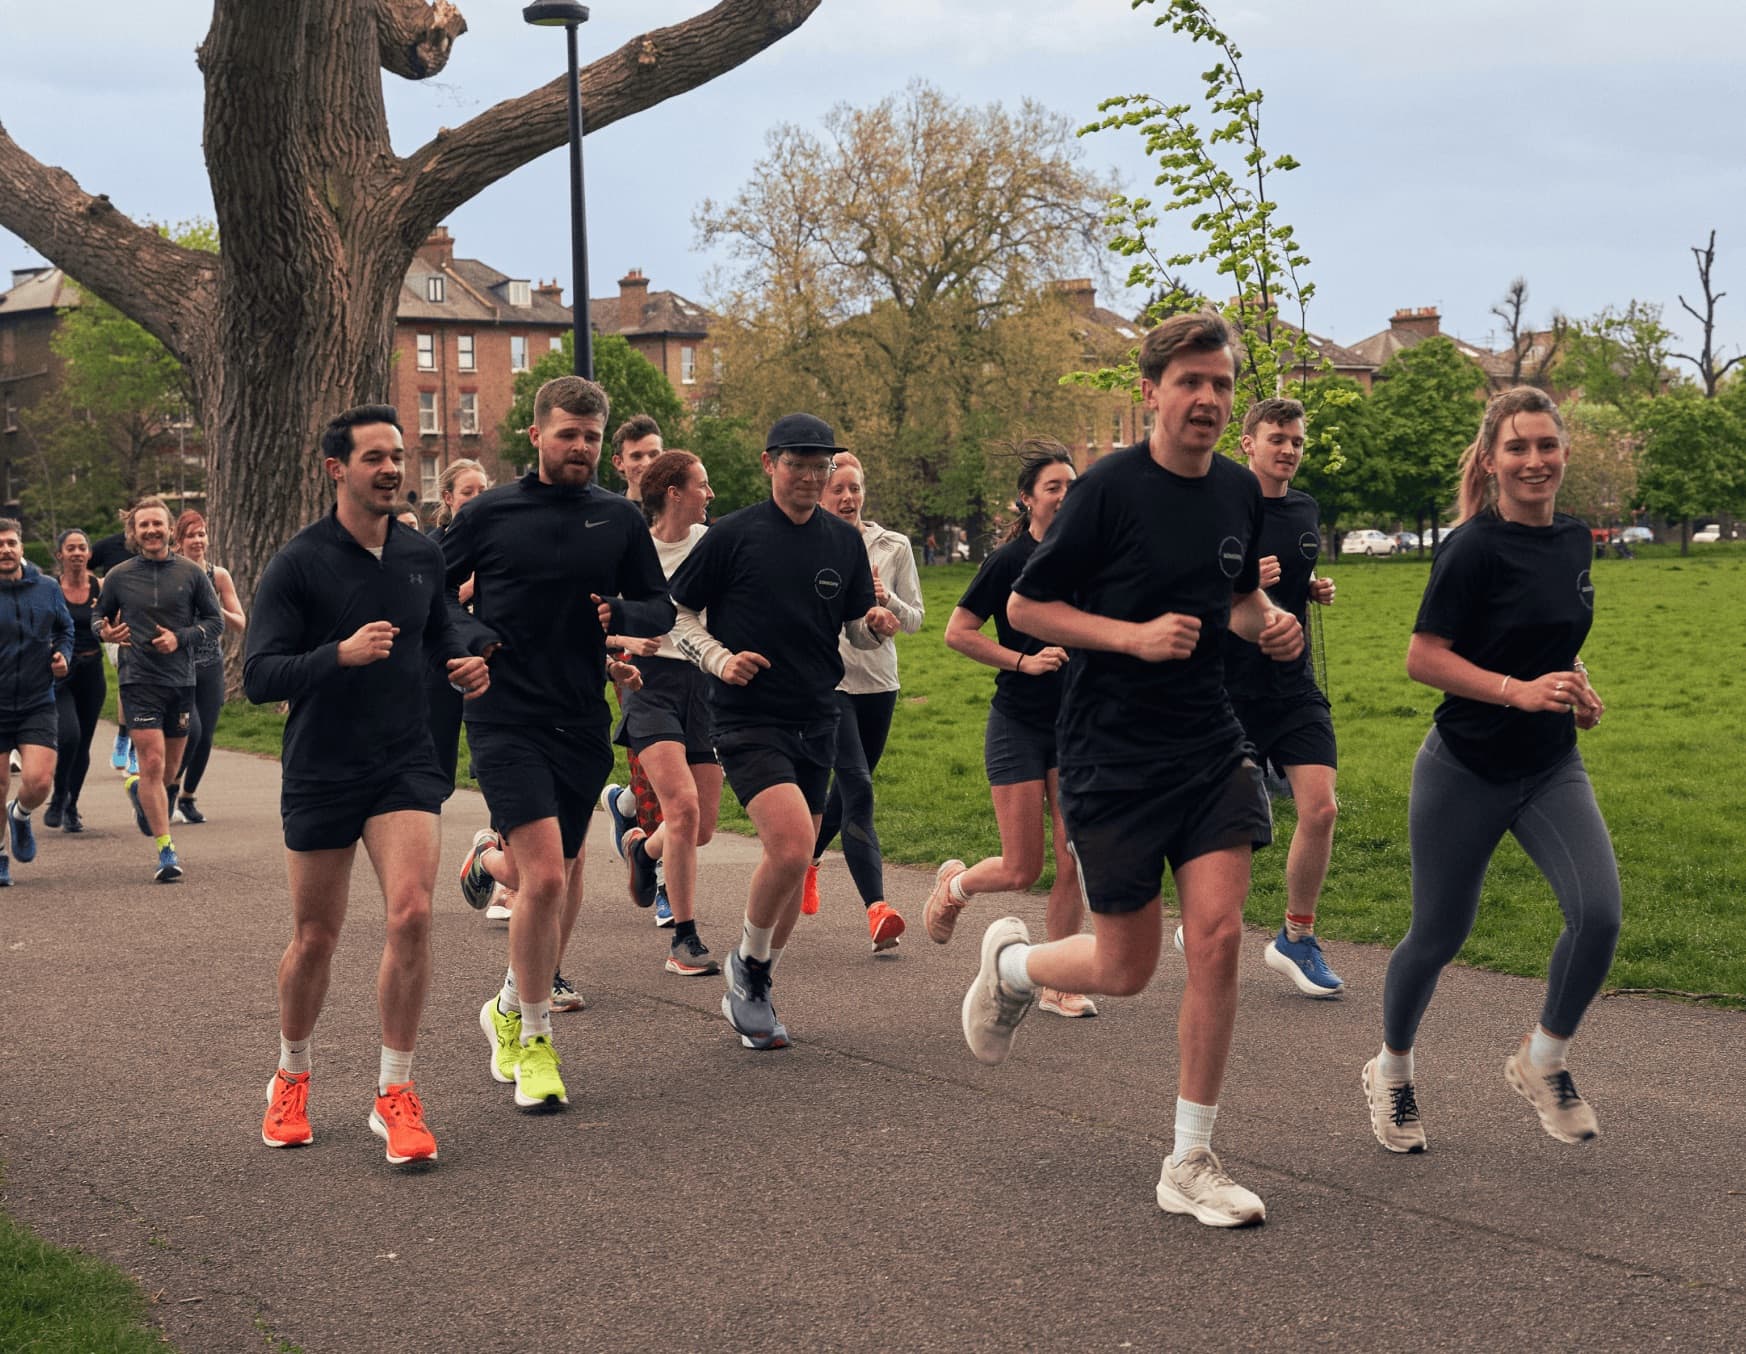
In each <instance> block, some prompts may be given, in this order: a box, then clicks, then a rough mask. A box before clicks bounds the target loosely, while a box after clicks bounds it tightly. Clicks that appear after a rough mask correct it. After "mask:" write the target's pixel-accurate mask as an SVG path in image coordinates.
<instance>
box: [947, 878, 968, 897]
mask: <svg viewBox="0 0 1746 1354" xmlns="http://www.w3.org/2000/svg"><path fill="white" fill-rule="evenodd" d="M969 873H970V871H968V870H960V871H958V873H957V874H955V875H953V876H952V882H951V883H950V884H947V885H946V892H947V893H949V894H951V896H952V901H953V902H954V903H967V902H969V901H970V895H969V894H968V893H966V892H964V876H965V875H967V874H969Z"/></svg>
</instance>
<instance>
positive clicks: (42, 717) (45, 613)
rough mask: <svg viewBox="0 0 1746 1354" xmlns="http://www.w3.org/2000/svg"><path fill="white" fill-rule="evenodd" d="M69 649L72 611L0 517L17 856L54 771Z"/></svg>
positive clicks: (4, 775)
mask: <svg viewBox="0 0 1746 1354" xmlns="http://www.w3.org/2000/svg"><path fill="white" fill-rule="evenodd" d="M72 657H73V615H72V613H71V612H70V611H68V610H67V603H66V599H65V598H63V597H62V596H61V589H60V585H59V584H58V583H56V582H55V580H54V579H52V578H49V577H48V576H47V575H45V574H44V573H43V572H42V570H41V569H38V568H37V567H36V565H34V564H30V563H27V562H26V561H25V558H24V534H23V529H22V528H21V527H20V526H19V525H18V523H17V522H16V521H14V520H13V519H12V518H10V517H0V799H5V798H6V796H7V794H8V792H9V791H10V789H11V784H10V782H11V779H12V767H11V758H10V757H9V756H8V755H7V754H9V753H10V752H11V751H12V750H13V749H14V748H16V749H17V750H18V761H19V764H20V765H21V766H22V768H23V771H22V773H21V774H22V784H20V785H19V787H18V797H17V798H16V799H11V800H9V801H8V802H7V805H6V825H7V829H8V833H7V835H8V836H9V837H10V838H11V846H12V854H13V855H14V856H16V857H17V858H18V859H19V860H20V861H31V860H35V859H36V834H35V832H34V831H33V830H32V828H31V822H30V811H31V810H32V809H34V808H35V807H36V806H37V805H38V804H40V803H42V802H43V800H45V799H47V798H48V793H49V790H50V788H51V787H52V786H53V785H54V779H55V742H56V735H57V730H58V727H59V720H58V719H57V717H56V714H55V682H56V680H57V679H59V678H61V677H65V676H66V675H67V664H68V663H69V662H71V661H72ZM11 882H12V862H11V861H10V860H9V859H8V858H7V855H6V843H5V842H4V841H0V887H5V886H6V885H9V884H11Z"/></svg>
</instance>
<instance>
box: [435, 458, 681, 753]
mask: <svg viewBox="0 0 1746 1354" xmlns="http://www.w3.org/2000/svg"><path fill="white" fill-rule="evenodd" d="M442 554H443V560H444V564H445V570H446V573H447V583H448V593H449V598H450V614H451V618H452V619H453V620H454V622H455V624H456V626H458V627H459V628H460V631H461V633H462V634H463V635H464V636H466V637H467V646H468V648H469V649H470V650H471V651H472V652H473V653H479V652H481V651H482V650H483V649H484V647H485V646H486V645H488V644H490V643H493V642H501V644H502V646H503V647H502V648H500V649H498V650H497V651H496V652H495V653H494V654H493V655H492V656H491V686H490V688H489V689H488V690H487V691H486V692H485V694H484V695H483V696H480V697H478V698H477V699H475V700H470V701H468V702H467V704H466V706H465V707H463V708H464V710H465V713H466V718H467V723H468V724H470V725H471V724H522V725H527V726H529V727H532V728H536V729H538V728H546V729H550V728H577V729H590V730H597V731H599V732H600V734H601V736H602V737H604V736H605V733H606V730H607V729H608V727H609V726H610V719H609V715H608V711H607V708H606V696H605V694H604V687H605V685H606V632H605V631H603V630H602V629H601V628H600V617H599V613H598V612H597V611H596V609H595V604H594V602H593V601H591V600H590V594H595V595H598V596H599V597H601V598H603V599H606V600H608V601H611V603H612V632H613V633H614V634H618V635H638V636H644V635H664V634H666V633H667V632H668V631H669V630H671V629H672V628H673V604H672V603H671V602H670V601H668V600H667V577H666V575H665V574H663V573H662V572H661V561H660V557H659V556H657V555H656V554H655V543H654V541H653V540H651V539H650V537H649V526H648V523H647V522H645V521H644V520H643V514H642V512H641V510H639V509H638V508H636V507H635V506H633V505H632V504H630V503H627V502H626V501H625V500H624V499H623V498H621V497H619V495H617V494H615V493H613V492H612V491H611V490H609V489H603V488H601V487H600V486H599V485H597V484H591V485H589V486H587V487H586V488H583V489H574V488H570V487H567V486H563V485H555V484H546V483H544V482H543V481H541V479H540V477H539V475H538V474H537V473H535V472H532V471H530V472H529V473H528V474H526V475H524V476H522V477H521V478H520V479H519V480H515V481H512V482H511V483H509V484H503V485H499V486H498V487H497V488H495V489H487V490H486V491H485V492H484V493H482V494H480V495H479V496H478V497H476V498H473V499H469V500H468V502H467V505H466V507H465V508H463V509H462V510H461V511H460V512H458V513H456V514H455V517H454V520H453V521H452V522H450V523H449V527H448V530H447V531H446V532H445V533H444V535H443V539H442ZM469 576H470V577H471V578H472V579H473V602H472V614H471V615H469V614H468V612H467V611H466V610H465V609H464V608H462V606H461V605H460V602H459V600H458V598H457V594H458V592H459V589H460V586H461V584H462V583H464V582H466V581H467V579H468V577H469Z"/></svg>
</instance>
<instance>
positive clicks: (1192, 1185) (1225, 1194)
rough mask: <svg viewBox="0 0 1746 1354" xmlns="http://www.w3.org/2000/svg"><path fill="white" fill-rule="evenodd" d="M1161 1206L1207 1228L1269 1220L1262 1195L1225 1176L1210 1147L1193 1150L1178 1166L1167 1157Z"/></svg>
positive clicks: (1160, 1188) (1161, 1179) (1160, 1182)
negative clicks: (1183, 1214) (1184, 1215)
mask: <svg viewBox="0 0 1746 1354" xmlns="http://www.w3.org/2000/svg"><path fill="white" fill-rule="evenodd" d="M1158 1207H1159V1208H1162V1209H1163V1210H1164V1211H1165V1212H1166V1213H1187V1214H1188V1215H1189V1216H1190V1217H1192V1218H1193V1219H1194V1220H1195V1221H1196V1222H1201V1223H1205V1224H1206V1225H1207V1226H1208V1227H1247V1226H1249V1225H1251V1224H1252V1223H1257V1222H1265V1221H1266V1220H1267V1205H1266V1204H1264V1203H1262V1202H1261V1196H1260V1195H1258V1194H1256V1193H1255V1192H1254V1191H1253V1190H1247V1189H1244V1188H1243V1187H1242V1186H1241V1185H1239V1184H1238V1183H1237V1182H1236V1181H1235V1180H1233V1179H1231V1177H1230V1176H1228V1175H1226V1174H1225V1168H1224V1167H1223V1166H1221V1165H1219V1159H1218V1157H1217V1156H1215V1155H1214V1154H1213V1150H1212V1148H1210V1147H1191V1148H1189V1149H1188V1150H1187V1151H1186V1152H1184V1153H1183V1154H1182V1160H1181V1161H1179V1162H1175V1163H1173V1162H1172V1161H1171V1159H1170V1158H1169V1157H1165V1158H1164V1170H1163V1171H1162V1172H1161V1173H1160V1174H1159V1176H1158Z"/></svg>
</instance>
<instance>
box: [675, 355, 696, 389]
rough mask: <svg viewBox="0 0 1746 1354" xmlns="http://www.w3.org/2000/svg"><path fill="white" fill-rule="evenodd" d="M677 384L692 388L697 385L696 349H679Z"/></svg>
mask: <svg viewBox="0 0 1746 1354" xmlns="http://www.w3.org/2000/svg"><path fill="white" fill-rule="evenodd" d="M679 384H680V385H686V386H694V385H696V384H697V349H695V348H681V349H680V350H679Z"/></svg>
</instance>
